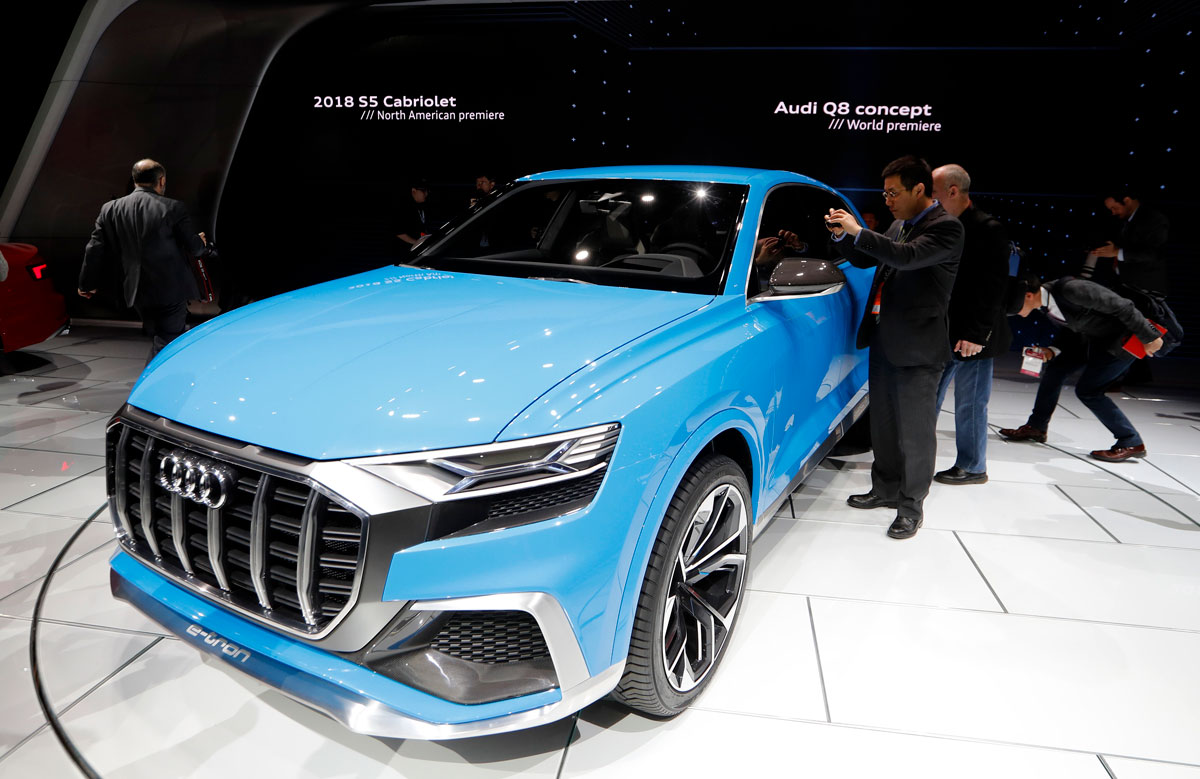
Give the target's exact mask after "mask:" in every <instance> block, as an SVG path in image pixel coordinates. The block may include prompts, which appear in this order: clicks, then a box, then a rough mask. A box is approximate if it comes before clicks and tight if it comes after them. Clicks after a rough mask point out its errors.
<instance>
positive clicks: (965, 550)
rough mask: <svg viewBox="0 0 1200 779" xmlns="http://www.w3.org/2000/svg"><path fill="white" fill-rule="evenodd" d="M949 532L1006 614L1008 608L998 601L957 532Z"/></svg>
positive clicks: (989, 583)
mask: <svg viewBox="0 0 1200 779" xmlns="http://www.w3.org/2000/svg"><path fill="white" fill-rule="evenodd" d="M950 532H951V533H953V534H954V540H955V541H957V542H958V545H959V546H961V547H962V550H963V551H964V552H966V555H967V559H968V560H970V561H971V565H973V566H975V570H976V571H978V572H979V577H980V578H981V579H983V583H984V584H986V585H987V588H988V589H989V590H990V591H991V593H992V597H993V598H995V599H996V603H998V604H1000V608H1001V609H1003V610H1004V613H1005V614H1007V613H1008V607H1007V606H1005V605H1004V601H1002V600H1000V595H999V594H997V592H996V588H995V587H993V586H992V583H991V582H990V581H988V577H987V575H986V574H985V573H984V572H983V569H982V568H980V567H979V563H977V562H975V557H974V556H973V555H972V554H971V550H970V549H967V545H966V544H965V543H963V540H962V539H961V538H959V536H958V531H957V530H952V531H950Z"/></svg>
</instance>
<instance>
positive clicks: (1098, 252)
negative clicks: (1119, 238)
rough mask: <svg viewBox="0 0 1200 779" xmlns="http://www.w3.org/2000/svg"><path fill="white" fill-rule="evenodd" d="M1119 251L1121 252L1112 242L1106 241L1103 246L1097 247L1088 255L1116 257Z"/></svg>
mask: <svg viewBox="0 0 1200 779" xmlns="http://www.w3.org/2000/svg"><path fill="white" fill-rule="evenodd" d="M1118 251H1120V250H1119V249H1118V248H1117V246H1116V245H1115V244H1114V243H1113V242H1112V241H1105V242H1104V245H1103V246H1097V247H1096V248H1095V249H1092V250H1091V251H1090V252H1088V254H1090V255H1092V256H1094V257H1116V256H1117V252H1118Z"/></svg>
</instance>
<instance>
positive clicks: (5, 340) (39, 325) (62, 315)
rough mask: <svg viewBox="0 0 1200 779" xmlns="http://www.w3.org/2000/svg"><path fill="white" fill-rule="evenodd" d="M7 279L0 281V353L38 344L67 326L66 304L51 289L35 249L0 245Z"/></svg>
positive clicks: (25, 245) (43, 265)
mask: <svg viewBox="0 0 1200 779" xmlns="http://www.w3.org/2000/svg"><path fill="white" fill-rule="evenodd" d="M0 254H3V255H4V259H5V261H6V262H7V263H8V278H6V279H5V280H4V281H0V352H14V351H16V350H17V349H24V348H25V347H26V346H32V345H33V344H39V343H41V342H42V341H45V340H46V339H47V338H50V337H52V336H54V335H57V334H58V333H59V332H60V331H61V330H63V329H64V328H66V326H67V321H68V320H67V304H66V301H65V300H63V296H62V295H60V294H58V292H57V291H56V290H55V289H54V283H53V282H52V281H51V280H50V275H49V274H48V273H47V270H48V269H47V267H46V261H45V260H43V259H42V257H41V255H39V254H38V250H37V247H36V246H30V245H29V244H27V243H0Z"/></svg>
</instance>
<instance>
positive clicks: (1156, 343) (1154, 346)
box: [1146, 335, 1163, 357]
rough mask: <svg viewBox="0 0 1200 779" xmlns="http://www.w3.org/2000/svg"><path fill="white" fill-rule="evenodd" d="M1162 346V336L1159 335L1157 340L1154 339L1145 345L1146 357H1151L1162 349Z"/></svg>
mask: <svg viewBox="0 0 1200 779" xmlns="http://www.w3.org/2000/svg"><path fill="white" fill-rule="evenodd" d="M1162 345H1163V344H1162V336H1161V335H1160V336H1159V337H1158V338H1155V339H1154V340H1153V341H1151V342H1150V343H1148V344H1146V356H1147V357H1153V356H1154V353H1155V352H1157V351H1158V350H1159V349H1161V348H1162Z"/></svg>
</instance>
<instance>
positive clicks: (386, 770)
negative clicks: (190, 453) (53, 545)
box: [0, 640, 573, 779]
mask: <svg viewBox="0 0 1200 779" xmlns="http://www.w3.org/2000/svg"><path fill="white" fill-rule="evenodd" d="M181 703H184V704H185V705H181ZM62 723H63V727H64V728H65V729H66V731H67V732H68V734H70V736H71V738H72V740H73V741H74V743H75V744H76V745H77V746H78V747H79V749H80V750H81V752H82V753H83V754H84V756H85V758H86V759H87V760H88V761H89V762H90V763H91V764H92V766H93V767H94V768H95V769H96V771H97V772H98V773H99V774H100V775H102V776H105V777H110V776H111V777H147V778H148V779H159V778H160V777H163V776H231V777H233V776H239V777H240V776H287V777H363V776H400V777H429V778H430V779H433V778H434V777H436V778H438V779H455V777H463V776H465V777H470V776H482V775H493V776H509V775H514V774H520V775H522V776H532V777H537V776H543V777H553V776H556V775H557V772H558V768H559V764H560V763H561V762H562V751H563V750H564V749H565V748H566V745H567V739H568V737H569V736H570V733H571V729H572V724H573V723H572V720H570V719H567V720H563V721H560V722H558V723H555V724H551V725H547V726H545V727H542V728H538V729H535V730H530V731H525V732H520V733H512V734H501V735H497V736H486V737H482V738H477V739H472V740H469V741H447V742H440V743H439V742H430V741H403V740H393V739H379V738H371V737H368V736H359V735H356V734H353V733H350V732H349V731H347V730H346V729H345V728H343V727H342V726H340V725H338V724H337V723H335V722H333V721H332V720H330V719H328V718H326V717H325V716H323V715H321V714H318V713H316V712H314V711H311V710H310V709H307V708H305V707H303V706H301V705H299V704H297V703H294V702H293V701H291V700H289V699H288V698H285V697H284V696H282V695H280V694H279V693H278V692H275V691H274V690H271V689H269V688H267V687H265V686H264V685H262V684H259V683H258V682H256V681H254V680H253V679H250V678H249V677H246V676H244V675H242V674H239V673H237V672H235V671H228V670H226V669H225V668H223V667H221V666H218V665H210V664H209V663H208V662H205V661H202V660H201V659H200V656H199V655H198V654H197V653H196V652H195V651H194V650H193V649H192V648H191V647H188V646H186V645H184V644H183V643H182V642H179V641H171V640H168V641H161V642H159V643H157V644H155V645H154V647H153V648H152V649H150V650H149V651H147V652H146V653H145V654H144V655H142V656H141V657H139V658H138V659H137V660H136V661H134V662H133V663H130V664H129V665H128V666H127V667H125V668H124V669H122V670H121V672H120V673H118V674H117V675H116V676H114V677H113V678H112V679H111V680H110V681H109V682H107V683H106V684H105V685H103V686H102V687H101V688H100V689H99V690H97V691H95V692H93V693H92V694H91V695H89V696H88V697H87V698H85V699H84V700H83V701H82V702H80V703H79V705H77V706H75V707H74V708H72V709H71V710H70V711H69V712H67V713H66V714H65V715H63V716H62ZM114 735H118V736H119V737H114ZM131 747H134V748H131ZM26 749H28V750H30V753H29V754H26V755H21V751H22V750H26ZM57 749H58V746H57V744H54V743H52V742H50V741H49V740H47V739H42V740H41V741H40V742H38V743H33V742H31V743H29V744H27V745H25V746H24V747H22V749H21V750H18V751H17V753H16V754H15V755H14V759H15V763H14V765H19V764H20V763H22V762H27V763H35V762H36V760H37V759H38V754H39V753H40V752H42V751H49V752H54V751H56V750H57ZM7 762H8V761H7V760H6V761H2V762H0V775H5V774H6V763H7Z"/></svg>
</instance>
